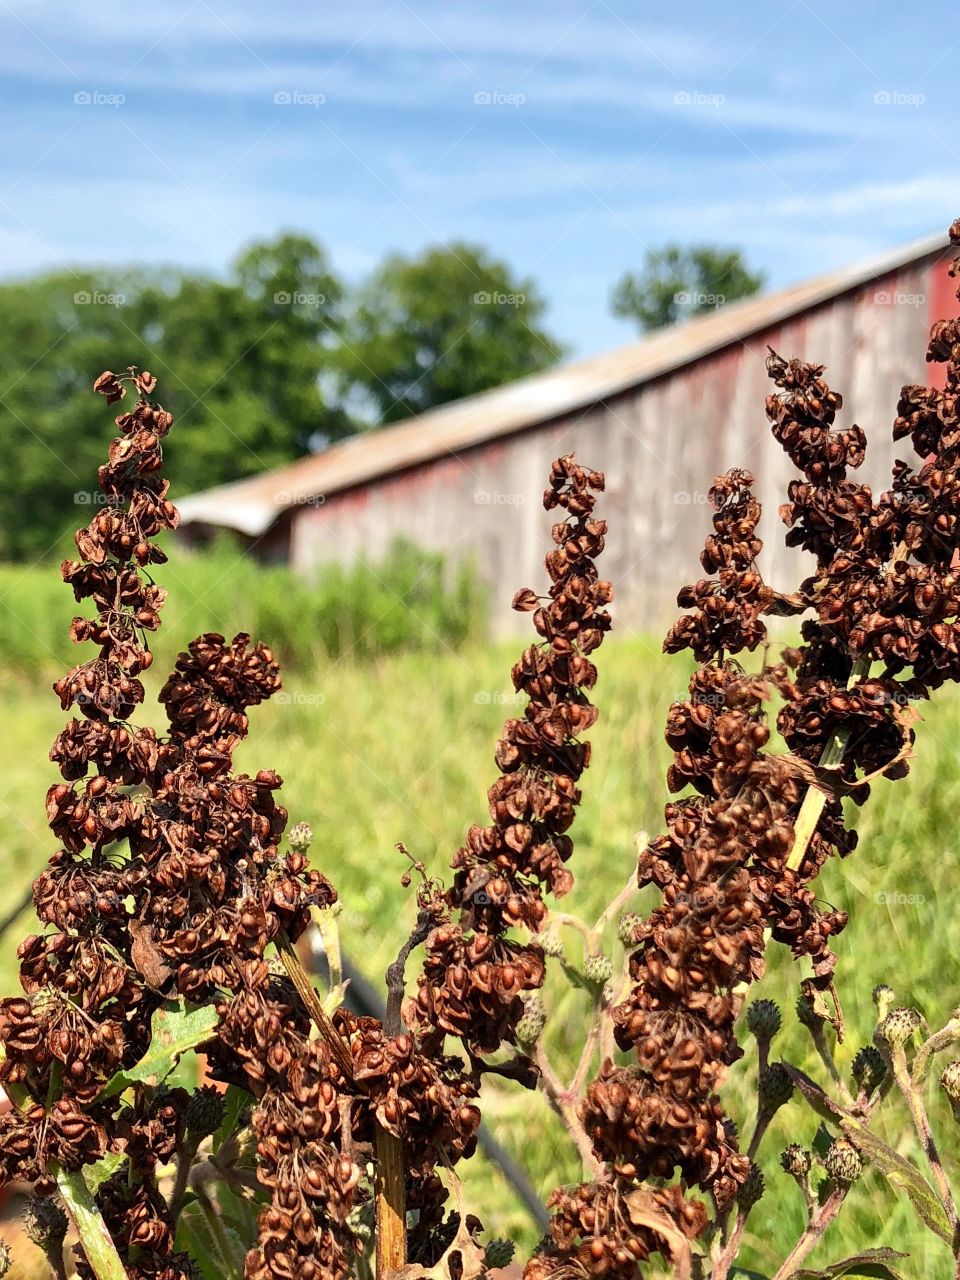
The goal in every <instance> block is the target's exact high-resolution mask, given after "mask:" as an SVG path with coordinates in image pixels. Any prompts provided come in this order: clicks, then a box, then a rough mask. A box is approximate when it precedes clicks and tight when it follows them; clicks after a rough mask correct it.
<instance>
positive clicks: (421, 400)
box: [340, 242, 562, 422]
mask: <svg viewBox="0 0 960 1280" xmlns="http://www.w3.org/2000/svg"><path fill="white" fill-rule="evenodd" d="M543 312H544V303H543V301H542V299H541V298H540V295H539V294H538V293H537V291H536V287H535V285H534V283H533V281H532V280H529V279H519V278H515V277H513V276H511V273H510V269H509V267H508V266H507V265H506V264H505V263H503V262H500V261H498V260H497V259H496V258H492V257H491V256H490V255H489V254H487V253H486V252H485V251H484V250H483V249H482V248H479V247H477V246H475V245H469V244H463V243H460V242H456V243H454V244H451V245H448V246H444V247H434V248H429V249H427V250H426V251H425V252H424V253H422V254H421V255H420V256H419V257H414V258H405V257H402V256H400V255H399V254H396V255H394V256H392V257H390V258H388V259H387V260H386V261H385V262H384V263H383V265H382V266H381V267H380V268H379V270H377V271H376V272H375V273H374V275H373V276H372V278H371V279H370V280H369V282H368V283H367V284H366V286H365V287H364V288H363V290H362V291H361V292H360V295H359V297H358V298H357V302H356V305H355V307H354V308H353V309H352V311H351V312H350V314H349V315H348V317H347V319H346V322H345V337H344V343H343V347H342V349H341V351H340V370H341V385H342V386H343V388H344V390H345V391H346V392H349V391H352V390H355V389H360V390H361V391H362V392H364V393H365V396H366V399H367V401H368V402H369V403H370V404H372V405H373V406H374V408H375V411H376V416H377V420H378V421H380V422H396V421H398V420H399V419H401V418H409V417H411V416H412V415H414V414H417V413H423V411H424V410H425V409H432V408H434V407H435V406H437V405H441V404H446V403H447V402H448V401H450V400H457V399H459V398H460V397H461V396H468V395H473V394H474V393H475V392H478V391H486V390H487V389H488V388H490V387H496V386H500V385H501V384H502V383H505V382H509V381H510V380H511V379H513V378H519V377H521V376H522V375H524V374H528V373H537V372H538V371H539V370H541V369H548V368H550V366H551V365H553V364H555V363H556V362H557V360H558V359H559V357H560V355H561V354H562V350H561V348H560V346H559V345H558V344H557V343H556V342H555V341H554V340H553V339H552V338H551V337H550V336H549V335H548V334H547V332H546V331H545V330H544V329H543V328H542V327H541V323H540V322H541V318H542V316H543Z"/></svg>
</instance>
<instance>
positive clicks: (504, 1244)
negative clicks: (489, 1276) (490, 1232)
mask: <svg viewBox="0 0 960 1280" xmlns="http://www.w3.org/2000/svg"><path fill="white" fill-rule="evenodd" d="M516 1251H517V1246H516V1245H515V1244H514V1243H513V1241H512V1240H491V1241H490V1243H489V1244H488V1245H487V1247H486V1248H485V1249H484V1251H483V1266H484V1270H485V1271H492V1270H494V1269H495V1268H497V1267H506V1266H509V1264H510V1263H511V1262H512V1261H513V1255H514V1254H515V1253H516Z"/></svg>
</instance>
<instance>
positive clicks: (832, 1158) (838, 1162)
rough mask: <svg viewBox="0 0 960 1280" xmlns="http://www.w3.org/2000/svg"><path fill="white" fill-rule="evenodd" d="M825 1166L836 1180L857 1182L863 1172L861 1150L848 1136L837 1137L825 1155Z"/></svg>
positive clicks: (847, 1182)
mask: <svg viewBox="0 0 960 1280" xmlns="http://www.w3.org/2000/svg"><path fill="white" fill-rule="evenodd" d="M823 1167H824V1168H825V1169H826V1171H827V1173H828V1174H829V1175H830V1177H831V1178H833V1180H834V1182H842V1183H846V1184H849V1183H851V1182H856V1180H857V1179H858V1178H859V1177H860V1174H861V1173H862V1172H863V1160H862V1159H861V1157H860V1152H859V1151H858V1150H857V1148H856V1147H855V1146H854V1145H853V1143H852V1142H848V1141H847V1140H846V1138H837V1140H836V1141H835V1142H834V1143H833V1144H832V1145H831V1146H830V1148H829V1150H828V1151H827V1154H826V1155H825V1156H824V1157H823Z"/></svg>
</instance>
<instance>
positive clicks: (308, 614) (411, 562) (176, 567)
mask: <svg viewBox="0 0 960 1280" xmlns="http://www.w3.org/2000/svg"><path fill="white" fill-rule="evenodd" d="M154 574H155V577H156V581H157V582H158V583H159V584H160V585H161V586H163V587H165V588H166V589H167V590H168V591H169V592H170V596H169V599H168V601H167V604H166V605H165V607H164V611H163V619H162V620H163V626H162V628H161V630H160V632H159V633H158V636H157V638H156V650H157V658H158V661H159V664H160V669H165V668H166V667H169V665H170V663H171V662H172V660H173V658H174V656H175V655H176V653H177V652H178V650H180V649H182V648H183V647H184V645H185V644H186V643H187V642H188V641H189V640H191V639H192V638H193V637H194V636H195V635H198V634H199V633H200V632H203V631H217V630H219V631H221V632H223V634H224V635H226V636H228V637H229V636H233V635H234V634H235V633H236V632H238V631H249V632H250V633H251V634H252V635H255V636H259V637H269V641H270V644H271V645H272V646H273V648H274V650H275V652H276V653H277V655H278V657H279V659H280V660H281V662H282V663H283V664H284V666H285V667H286V668H287V669H289V670H309V669H310V668H312V667H313V666H315V664H316V663H317V662H318V661H320V660H321V659H329V658H344V657H347V656H350V657H354V658H357V659H361V660H363V659H369V658H373V657H377V656H382V655H385V654H391V653H399V652H402V651H405V650H411V649H421V648H426V649H432V650H442V649H447V648H455V647H456V646H457V645H460V644H462V643H463V642H464V641H465V640H467V639H469V638H471V637H474V638H475V637H478V636H479V635H480V634H481V632H482V629H483V628H482V619H483V614H484V592H483V589H482V587H481V586H480V583H479V580H478V579H477V577H476V575H475V574H474V573H473V571H472V569H471V568H470V566H469V564H461V565H459V566H456V567H454V566H451V565H448V564H446V563H445V560H444V557H443V556H442V555H439V554H437V553H434V552H429V551H424V550H422V549H420V548H418V547H414V546H413V545H412V544H409V543H403V542H398V543H397V544H396V545H395V546H394V547H393V548H392V549H391V550H390V552H389V553H388V555H387V556H386V557H385V558H384V559H383V560H381V561H379V562H377V563H375V564H367V563H363V562H361V563H358V564H356V565H354V566H352V567H350V568H342V567H340V566H339V565H331V566H329V567H327V568H325V569H323V570H321V571H320V572H319V573H318V574H317V576H316V578H315V579H314V580H313V581H305V580H304V579H303V578H302V577H301V576H300V575H298V574H296V573H294V572H293V571H292V570H291V569H288V568H286V567H285V566H269V567H265V566H264V565H262V564H260V563H259V562H258V561H256V560H254V559H253V558H252V557H251V556H249V555H244V554H243V552H242V551H241V550H239V549H238V548H237V546H236V545H235V544H234V543H233V542H232V541H230V540H227V539H224V540H221V541H218V542H217V543H215V544H214V545H213V547H212V548H211V549H209V550H206V551H203V552H191V551H187V550H184V549H182V548H175V549H174V550H173V551H172V553H171V559H170V561H169V563H167V564H164V565H160V566H158V567H157V568H156V569H155V571H154ZM81 612H82V613H89V612H90V609H89V606H87V605H86V603H85V602H84V603H83V604H81V605H80V606H77V605H76V604H75V602H74V601H73V599H72V596H71V593H70V591H69V590H68V588H66V587H65V586H64V585H63V583H62V582H60V580H59V575H58V574H57V572H56V571H55V569H53V567H52V566H51V565H49V564H38V565H31V566H23V565H10V564H6V565H3V564H0V666H2V667H3V668H4V669H5V670H7V671H10V672H14V673H16V674H18V675H25V676H29V677H36V676H38V675H40V674H45V673H46V672H48V671H53V670H57V669H62V668H64V667H65V666H71V665H72V664H73V663H74V662H76V661H77V660H78V659H77V657H76V652H77V651H76V650H75V649H73V647H72V646H71V644H70V641H69V638H68V635H67V631H68V628H69V624H70V619H71V618H72V617H73V616H74V614H75V613H81Z"/></svg>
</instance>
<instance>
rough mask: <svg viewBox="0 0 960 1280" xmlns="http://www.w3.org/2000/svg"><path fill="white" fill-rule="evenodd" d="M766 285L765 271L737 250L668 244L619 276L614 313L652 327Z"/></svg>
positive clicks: (748, 294)
mask: <svg viewBox="0 0 960 1280" xmlns="http://www.w3.org/2000/svg"><path fill="white" fill-rule="evenodd" d="M763 283H764V276H763V273H762V272H754V271H751V270H750V269H749V268H748V266H747V265H746V263H745V262H744V260H743V255H742V254H741V253H740V251H739V250H738V249H722V248H718V247H717V246H715V245H690V246H689V247H686V248H684V247H682V246H681V245H677V244H668V245H665V246H664V247H663V248H662V249H648V250H647V254H646V258H645V261H644V267H643V271H642V272H640V273H639V274H637V273H635V272H632V271H628V272H626V273H625V274H624V275H623V276H621V277H620V279H619V280H618V281H617V283H616V285H615V286H614V290H613V294H612V297H611V304H610V305H611V310H612V311H613V314H614V315H616V316H623V317H625V318H627V319H630V320H635V321H636V322H637V324H638V325H639V326H640V329H641V330H642V331H649V330H650V329H661V328H663V326H664V325H668V324H676V323H677V321H678V320H687V319H689V318H690V316H695V315H699V314H700V313H701V312H704V311H714V310H716V309H717V308H718V307H722V306H725V305H726V303H728V302H736V301H737V299H738V298H747V297H749V296H750V295H751V294H754V293H756V292H757V291H758V290H759V289H761V288H762V287H763Z"/></svg>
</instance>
